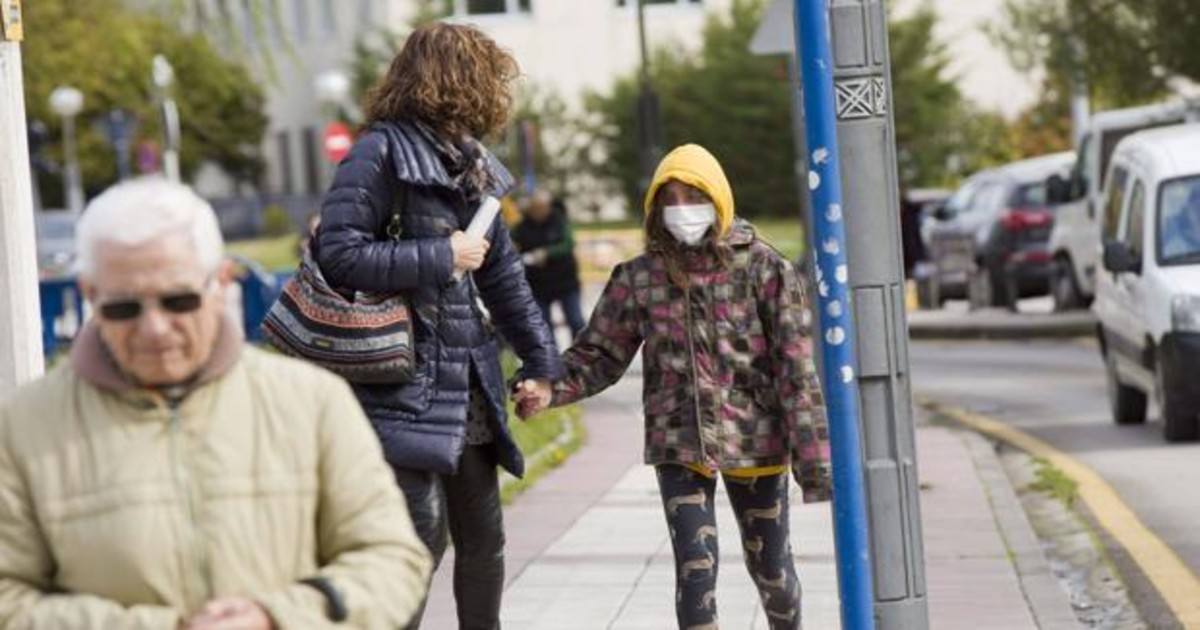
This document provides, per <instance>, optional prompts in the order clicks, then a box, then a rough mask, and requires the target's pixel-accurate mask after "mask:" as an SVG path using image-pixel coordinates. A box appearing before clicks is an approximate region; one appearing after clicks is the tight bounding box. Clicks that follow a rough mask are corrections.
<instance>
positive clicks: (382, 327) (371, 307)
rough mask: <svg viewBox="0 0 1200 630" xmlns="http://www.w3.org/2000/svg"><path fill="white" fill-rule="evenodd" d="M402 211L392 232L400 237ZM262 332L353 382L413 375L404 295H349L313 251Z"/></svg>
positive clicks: (383, 381)
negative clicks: (335, 284)
mask: <svg viewBox="0 0 1200 630" xmlns="http://www.w3.org/2000/svg"><path fill="white" fill-rule="evenodd" d="M399 223H400V215H399V214H398V213H397V214H394V215H392V219H391V222H390V224H389V225H388V227H387V235H388V238H390V239H391V240H393V241H398V240H400V230H399ZM263 336H264V337H266V339H267V341H268V342H269V343H270V344H271V345H272V346H274V347H275V348H277V349H278V350H279V351H280V352H282V353H284V354H287V355H290V356H293V357H298V358H301V359H305V360H308V361H311V362H313V363H316V364H317V365H320V366H321V367H324V368H326V369H328V370H329V371H331V372H334V373H335V374H338V375H340V376H342V377H343V378H345V379H346V380H347V381H350V382H351V383H363V384H395V385H401V384H404V383H408V382H410V381H412V379H413V373H414V370H415V363H416V361H415V357H414V356H413V330H412V314H411V312H410V310H409V307H408V301H407V299H406V298H405V296H404V295H403V294H396V295H382V296H381V295H374V294H367V293H361V292H360V293H355V294H354V298H353V299H352V300H351V299H347V298H346V297H344V296H343V295H342V294H341V293H338V292H337V291H336V290H334V289H333V288H332V287H330V286H329V284H328V283H327V282H326V281H325V278H324V277H323V276H322V275H321V269H320V267H319V266H318V265H317V263H316V261H315V260H313V259H312V257H311V254H308V253H306V254H305V255H304V258H303V260H301V261H300V267H299V269H298V270H297V271H296V275H295V276H293V277H292V279H290V280H288V281H287V283H286V284H285V285H284V287H283V292H282V293H280V295H279V299H277V300H276V301H275V304H273V305H272V306H271V310H270V311H269V312H268V313H267V317H266V319H265V320H263Z"/></svg>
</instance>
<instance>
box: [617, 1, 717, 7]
mask: <svg viewBox="0 0 1200 630" xmlns="http://www.w3.org/2000/svg"><path fill="white" fill-rule="evenodd" d="M645 2H646V4H647V5H651V4H700V3H701V2H702V0H645ZM617 6H619V7H624V6H633V7H636V6H637V0H617Z"/></svg>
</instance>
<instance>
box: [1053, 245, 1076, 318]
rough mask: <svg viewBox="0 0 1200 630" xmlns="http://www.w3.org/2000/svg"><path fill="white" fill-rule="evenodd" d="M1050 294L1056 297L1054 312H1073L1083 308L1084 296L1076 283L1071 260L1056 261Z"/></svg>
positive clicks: (1061, 259)
mask: <svg viewBox="0 0 1200 630" xmlns="http://www.w3.org/2000/svg"><path fill="white" fill-rule="evenodd" d="M1050 294H1051V295H1052V296H1053V297H1054V312H1056V313H1063V312H1066V311H1073V310H1076V309H1079V308H1082V306H1083V295H1082V292H1081V291H1080V290H1079V283H1078V282H1076V281H1075V270H1074V269H1073V268H1072V266H1071V261H1070V259H1067V258H1059V259H1057V260H1056V261H1055V265H1054V276H1053V277H1052V278H1051V279H1050Z"/></svg>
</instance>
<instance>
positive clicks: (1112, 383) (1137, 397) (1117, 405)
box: [1104, 351, 1148, 424]
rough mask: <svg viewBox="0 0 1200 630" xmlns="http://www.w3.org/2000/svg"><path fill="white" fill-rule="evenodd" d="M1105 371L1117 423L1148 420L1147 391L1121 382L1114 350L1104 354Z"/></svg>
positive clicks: (1110, 403) (1140, 422) (1114, 419)
mask: <svg viewBox="0 0 1200 630" xmlns="http://www.w3.org/2000/svg"><path fill="white" fill-rule="evenodd" d="M1104 368H1105V369H1104V371H1105V376H1106V377H1107V383H1108V404H1109V406H1110V408H1111V409H1112V417H1113V421H1114V422H1116V423H1117V424H1142V423H1144V422H1146V403H1147V402H1148V401H1147V400H1146V393H1145V392H1143V391H1142V390H1140V389H1137V388H1134V387H1130V386H1128V385H1125V384H1124V383H1122V382H1121V379H1120V378H1119V377H1118V376H1117V365H1116V359H1114V358H1113V356H1112V352H1111V351H1110V352H1109V353H1107V354H1105V355H1104Z"/></svg>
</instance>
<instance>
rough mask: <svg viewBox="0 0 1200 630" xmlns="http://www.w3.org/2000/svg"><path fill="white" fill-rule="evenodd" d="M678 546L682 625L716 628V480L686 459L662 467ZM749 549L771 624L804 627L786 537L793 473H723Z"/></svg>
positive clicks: (786, 629)
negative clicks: (745, 476)
mask: <svg viewBox="0 0 1200 630" xmlns="http://www.w3.org/2000/svg"><path fill="white" fill-rule="evenodd" d="M656 470H657V473H658V487H659V491H660V492H661V494H662V500H663V509H664V511H665V513H666V516H667V526H668V527H669V528H670V531H671V547H672V549H673V551H674V552H675V617H676V619H677V620H678V622H679V628H680V630H688V629H689V628H716V627H717V600H716V594H717V591H716V589H717V559H718V558H720V554H719V553H718V548H717V516H716V514H715V513H714V512H713V507H714V506H713V496H714V494H715V493H716V490H717V480H716V479H713V478H709V477H705V476H704V475H701V474H699V473H697V472H695V471H692V470H690V469H688V468H685V467H683V466H676V465H664V466H658V467H657V469H656ZM724 479H725V490H726V491H727V492H728V494H729V501H730V503H732V504H733V511H734V514H735V515H736V516H737V522H738V529H739V530H740V532H741V538H742V546H743V548H744V549H745V552H746V554H745V556H746V569H747V570H748V571H749V572H750V578H751V579H752V580H754V584H755V585H756V586H757V587H758V596H759V599H760V600H761V601H762V605H763V610H764V612H766V615H767V620H768V623H769V627H770V628H771V630H799V628H800V580H799V578H798V577H797V576H796V566H795V564H794V563H793V562H792V546H791V543H790V542H789V540H788V494H787V492H788V475H787V473H784V474H780V475H772V476H770V477H758V478H754V479H739V478H735V477H728V476H725V477H724Z"/></svg>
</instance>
